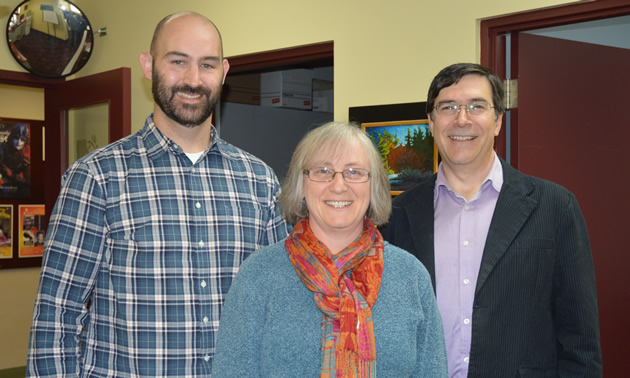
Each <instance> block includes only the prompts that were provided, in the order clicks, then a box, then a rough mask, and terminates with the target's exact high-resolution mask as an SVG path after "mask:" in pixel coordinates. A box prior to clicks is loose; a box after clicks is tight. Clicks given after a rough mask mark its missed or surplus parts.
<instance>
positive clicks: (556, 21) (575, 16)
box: [480, 0, 630, 168]
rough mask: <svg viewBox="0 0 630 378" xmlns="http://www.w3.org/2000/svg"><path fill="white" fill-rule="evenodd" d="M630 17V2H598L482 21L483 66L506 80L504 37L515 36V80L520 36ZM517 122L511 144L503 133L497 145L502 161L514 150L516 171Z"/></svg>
mask: <svg viewBox="0 0 630 378" xmlns="http://www.w3.org/2000/svg"><path fill="white" fill-rule="evenodd" d="M629 14H630V3H628V0H596V1H592V2H584V3H578V4H569V5H563V6H558V7H552V8H546V9H540V10H534V11H527V12H522V13H516V14H512V15H509V16H503V17H496V18H489V19H486V20H482V21H481V25H480V31H481V40H480V41H481V46H480V47H481V56H480V63H481V65H483V66H486V67H488V68H490V69H492V70H493V71H495V72H496V73H497V74H498V75H499V76H500V77H502V78H505V77H506V75H505V73H506V67H505V38H502V36H504V35H505V34H506V33H513V35H512V38H511V39H512V57H511V58H512V67H511V77H512V78H514V77H518V55H517V52H518V51H517V50H518V49H517V48H514V47H515V46H517V45H518V33H519V32H522V31H525V30H533V29H540V28H547V27H553V26H559V25H565V24H572V23H577V22H586V21H594V20H598V19H603V18H610V17H619V16H626V15H629ZM513 112H515V113H516V112H518V109H514V110H513ZM517 118H518V117H517V114H515V116H514V117H512V123H511V128H510V129H511V130H510V131H511V138H510V141H506V133H505V132H503V133H501V134H500V136H499V137H497V138H496V143H495V148H496V151H497V153H498V154H499V156H502V157H505V155H506V150H507V144H508V143H509V144H510V147H511V150H512V154H511V156H510V157H511V164H512V166H514V167H515V168H518V143H517V142H518V119H517ZM504 122H505V121H504Z"/></svg>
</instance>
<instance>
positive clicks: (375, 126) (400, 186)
mask: <svg viewBox="0 0 630 378" xmlns="http://www.w3.org/2000/svg"><path fill="white" fill-rule="evenodd" d="M361 128H362V129H363V130H365V132H366V133H367V134H368V135H369V136H370V138H371V139H372V141H373V142H374V145H375V146H376V148H377V149H378V151H379V152H380V154H381V156H382V158H383V165H384V166H385V169H386V170H387V175H388V177H389V183H390V186H391V194H392V195H398V194H400V193H402V192H403V191H405V190H408V189H410V188H412V187H413V186H415V185H417V184H418V183H419V182H420V181H423V180H425V179H427V178H429V177H431V176H432V175H433V173H434V172H437V167H438V152H437V148H436V147H435V142H434V141H433V136H432V135H431V131H430V130H429V121H428V120H427V119H416V120H406V121H391V122H369V123H362V124H361Z"/></svg>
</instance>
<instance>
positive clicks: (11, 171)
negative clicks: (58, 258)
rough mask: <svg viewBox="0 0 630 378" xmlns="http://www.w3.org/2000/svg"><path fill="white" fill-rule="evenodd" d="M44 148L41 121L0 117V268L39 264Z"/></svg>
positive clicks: (29, 266) (41, 250) (41, 253)
mask: <svg viewBox="0 0 630 378" xmlns="http://www.w3.org/2000/svg"><path fill="white" fill-rule="evenodd" d="M44 149H45V148H44V121H37V120H32V119H29V120H26V119H16V118H0V271H2V270H3V269H14V268H31V267H39V266H41V264H42V256H43V247H42V246H40V245H35V244H40V242H39V241H37V237H38V235H37V233H38V232H39V231H41V230H43V231H44V235H45V232H46V231H45V228H46V227H45V226H46V225H44V223H45V220H44V216H45V211H44V205H40V204H43V203H44V201H45V189H46V186H47V185H46V182H45V180H44V177H45V172H44ZM31 204H37V205H31ZM31 221H33V224H35V225H36V227H37V231H35V228H33V227H32V226H30V225H29V224H30V223H29V222H31ZM25 230H29V232H30V234H33V236H34V238H33V239H31V237H30V234H28V233H27V235H26V236H25V235H24V231H25ZM34 231H35V232H34ZM41 237H42V235H41V233H40V235H39V238H40V240H41Z"/></svg>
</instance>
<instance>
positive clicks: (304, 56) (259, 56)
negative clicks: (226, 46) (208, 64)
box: [227, 41, 334, 73]
mask: <svg viewBox="0 0 630 378" xmlns="http://www.w3.org/2000/svg"><path fill="white" fill-rule="evenodd" d="M333 51H334V42H333V41H327V42H322V43H314V44H310V45H303V46H297V47H289V48H286V49H279V50H271V51H263V52H259V53H253V54H245V55H236V56H231V57H227V59H228V60H229V62H230V73H239V72H246V71H250V70H255V69H261V68H268V67H274V66H282V65H287V64H295V63H304V62H310V61H317V60H323V59H330V58H332V57H333Z"/></svg>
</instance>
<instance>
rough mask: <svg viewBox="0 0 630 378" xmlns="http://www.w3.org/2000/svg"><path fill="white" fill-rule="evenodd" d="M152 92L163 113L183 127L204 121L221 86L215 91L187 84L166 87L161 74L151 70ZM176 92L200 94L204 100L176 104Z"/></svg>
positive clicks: (211, 109)
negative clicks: (195, 102)
mask: <svg viewBox="0 0 630 378" xmlns="http://www.w3.org/2000/svg"><path fill="white" fill-rule="evenodd" d="M151 90H152V92H153V100H154V101H155V103H156V104H157V105H158V106H159V107H160V109H162V111H163V112H164V114H166V116H167V117H168V118H170V119H172V120H173V121H175V122H177V123H178V124H180V125H182V126H185V127H196V126H199V125H201V124H202V123H204V122H205V121H206V120H207V119H208V118H210V116H211V115H212V112H213V111H214V107H215V106H216V104H217V102H218V101H219V97H220V96H221V87H220V86H219V87H218V89H217V91H216V93H214V95H213V92H212V90H211V89H210V88H207V87H203V86H198V87H195V88H193V87H191V86H189V85H182V86H173V87H170V88H169V87H167V86H166V84H164V80H163V78H162V76H161V75H160V74H159V73H157V72H156V71H155V70H154V71H153V83H152V84H151ZM177 92H183V93H186V94H189V95H197V94H199V95H201V96H202V97H203V98H205V101H203V102H201V103H198V104H186V103H184V104H181V105H179V106H178V105H176V103H175V96H177Z"/></svg>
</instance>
